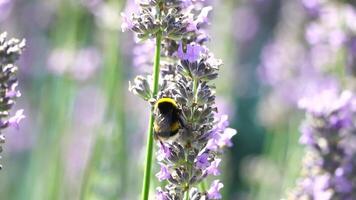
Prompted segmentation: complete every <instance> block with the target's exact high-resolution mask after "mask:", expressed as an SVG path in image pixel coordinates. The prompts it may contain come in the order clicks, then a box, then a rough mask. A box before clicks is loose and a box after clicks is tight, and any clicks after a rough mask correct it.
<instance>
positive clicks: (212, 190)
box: [207, 180, 224, 199]
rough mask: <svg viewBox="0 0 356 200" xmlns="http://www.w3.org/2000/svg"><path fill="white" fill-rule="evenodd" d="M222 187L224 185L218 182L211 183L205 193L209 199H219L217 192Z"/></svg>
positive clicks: (219, 195)
mask: <svg viewBox="0 0 356 200" xmlns="http://www.w3.org/2000/svg"><path fill="white" fill-rule="evenodd" d="M223 187H224V185H223V184H222V183H220V181H219V180H215V181H213V183H212V184H211V186H210V189H209V190H208V192H207V193H208V197H209V199H221V198H222V196H221V194H220V192H219V191H220V190H221V188H223Z"/></svg>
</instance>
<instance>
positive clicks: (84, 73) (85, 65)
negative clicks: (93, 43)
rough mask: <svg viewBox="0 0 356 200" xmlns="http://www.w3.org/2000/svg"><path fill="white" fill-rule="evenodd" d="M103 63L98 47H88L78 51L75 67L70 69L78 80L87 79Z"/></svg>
mask: <svg viewBox="0 0 356 200" xmlns="http://www.w3.org/2000/svg"><path fill="white" fill-rule="evenodd" d="M100 64H101V56H100V53H99V51H98V50H97V49H96V48H93V47H88V48H83V49H80V50H79V51H78V52H77V55H76V58H75V61H74V63H73V67H71V68H70V69H69V71H70V72H71V74H72V75H73V77H74V78H75V79H76V80H81V81H84V80H87V79H89V78H90V77H91V76H92V75H93V74H94V73H95V71H96V70H97V69H98V68H99V66H100Z"/></svg>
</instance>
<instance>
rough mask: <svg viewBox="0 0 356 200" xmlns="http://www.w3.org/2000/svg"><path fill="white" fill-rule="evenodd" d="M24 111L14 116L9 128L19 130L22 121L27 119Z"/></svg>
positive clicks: (19, 111)
mask: <svg viewBox="0 0 356 200" xmlns="http://www.w3.org/2000/svg"><path fill="white" fill-rule="evenodd" d="M23 111H24V110H23V109H21V110H18V111H16V114H15V115H14V116H12V117H11V118H10V119H9V121H8V123H9V126H12V127H14V128H16V129H19V123H20V121H21V120H22V119H24V118H25V115H24V114H23Z"/></svg>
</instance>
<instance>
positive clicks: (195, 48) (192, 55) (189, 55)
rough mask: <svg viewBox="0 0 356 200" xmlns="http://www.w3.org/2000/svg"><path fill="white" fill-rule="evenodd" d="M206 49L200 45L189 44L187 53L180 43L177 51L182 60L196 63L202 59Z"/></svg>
mask: <svg viewBox="0 0 356 200" xmlns="http://www.w3.org/2000/svg"><path fill="white" fill-rule="evenodd" d="M203 51H204V48H203V47H202V46H200V45H198V44H187V48H186V51H184V49H183V44H182V43H180V44H179V47H178V51H177V56H178V58H179V59H181V60H188V61H189V62H191V63H192V62H195V61H197V60H198V59H199V58H200V55H201V53H202V52H203Z"/></svg>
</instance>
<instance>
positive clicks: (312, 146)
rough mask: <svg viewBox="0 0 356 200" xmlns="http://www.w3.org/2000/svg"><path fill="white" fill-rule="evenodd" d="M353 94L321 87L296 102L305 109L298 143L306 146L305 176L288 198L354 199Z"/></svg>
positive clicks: (355, 178)
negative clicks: (351, 146)
mask: <svg viewBox="0 0 356 200" xmlns="http://www.w3.org/2000/svg"><path fill="white" fill-rule="evenodd" d="M355 104H356V98H355V95H354V94H353V93H352V92H350V91H343V92H339V91H338V90H336V89H334V90H330V89H325V90H323V91H320V92H319V93H318V94H315V95H314V96H311V97H309V98H304V99H302V100H301V101H300V107H301V108H302V109H304V110H305V111H306V119H305V120H304V122H303V125H302V126H303V128H302V130H303V132H302V137H301V142H302V143H303V144H304V145H306V148H307V154H306V156H305V158H304V165H303V170H304V171H305V172H306V173H305V177H303V179H302V180H300V181H299V183H298V187H297V188H296V189H295V191H294V193H292V194H291V196H290V198H289V199H303V198H307V199H316V200H319V199H320V200H324V199H340V200H341V199H354V198H355V197H356V194H355V193H354V192H353V191H355V189H356V186H355V185H354V184H353V182H354V181H355V180H356V176H355V174H356V173H355V169H356V164H355V163H356V162H355V161H356V160H355V158H356V149H355V148H354V149H352V148H351V149H350V146H349V145H350V143H349V142H348V141H352V140H353V138H355V137H356V136H355V134H354V133H355V131H356V126H355V125H356V118H355V117H356V112H355V111H356V110H354V105H355Z"/></svg>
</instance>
